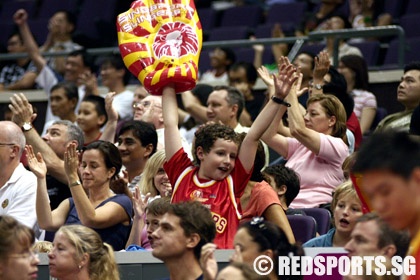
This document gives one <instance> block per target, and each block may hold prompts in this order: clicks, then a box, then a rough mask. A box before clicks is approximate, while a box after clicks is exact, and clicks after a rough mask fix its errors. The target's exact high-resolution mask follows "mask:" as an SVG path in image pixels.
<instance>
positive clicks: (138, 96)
mask: <svg viewBox="0 0 420 280" xmlns="http://www.w3.org/2000/svg"><path fill="white" fill-rule="evenodd" d="M148 95H149V93H148V92H147V90H146V89H145V88H144V86H143V85H138V86H136V88H135V89H134V96H133V119H135V120H140V118H141V115H142V114H143V111H139V110H137V107H138V106H140V102H141V101H142V100H143V99H144V98H145V97H146V96H148ZM138 111H139V112H140V115H136V113H137V112H138Z"/></svg>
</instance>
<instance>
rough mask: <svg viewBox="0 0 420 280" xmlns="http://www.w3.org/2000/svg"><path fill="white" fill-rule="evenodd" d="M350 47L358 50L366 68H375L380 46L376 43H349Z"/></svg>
mask: <svg viewBox="0 0 420 280" xmlns="http://www.w3.org/2000/svg"><path fill="white" fill-rule="evenodd" d="M350 45H352V46H354V47H357V48H359V50H360V51H361V52H362V54H363V58H364V59H365V61H366V64H367V65H368V66H375V65H377V64H378V57H379V50H380V48H381V46H380V45H381V44H380V43H379V42H378V41H365V42H360V43H350Z"/></svg>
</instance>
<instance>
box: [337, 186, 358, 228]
mask: <svg viewBox="0 0 420 280" xmlns="http://www.w3.org/2000/svg"><path fill="white" fill-rule="evenodd" d="M331 212H332V214H333V224H334V226H335V228H336V231H337V232H340V233H341V234H343V235H347V236H350V233H351V231H352V230H353V228H354V226H355V224H356V220H357V219H358V218H359V217H360V216H362V215H363V212H362V203H361V202H360V199H359V197H358V196H357V193H356V190H355V189H354V187H353V184H352V182H351V181H346V182H344V183H342V184H341V185H339V186H338V187H337V188H336V189H335V191H334V194H333V199H332V202H331Z"/></svg>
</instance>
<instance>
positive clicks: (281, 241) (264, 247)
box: [233, 217, 304, 279]
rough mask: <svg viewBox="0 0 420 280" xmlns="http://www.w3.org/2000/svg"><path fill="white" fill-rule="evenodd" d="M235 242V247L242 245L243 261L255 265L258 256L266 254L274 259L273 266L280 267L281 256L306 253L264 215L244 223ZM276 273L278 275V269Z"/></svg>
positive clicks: (236, 235) (237, 233)
mask: <svg viewBox="0 0 420 280" xmlns="http://www.w3.org/2000/svg"><path fill="white" fill-rule="evenodd" d="M233 242H234V246H235V247H236V246H240V249H241V255H242V259H243V262H244V263H246V264H249V265H253V264H254V261H255V259H256V258H257V257H259V256H261V255H266V256H268V257H270V258H271V259H272V260H273V262H274V265H273V267H279V265H278V258H279V256H282V257H284V256H290V255H294V256H302V255H303V254H304V253H303V249H302V248H301V247H300V245H295V244H290V242H289V240H288V239H287V236H286V235H285V233H284V232H283V230H282V229H281V228H279V227H278V226H277V225H275V224H274V223H272V222H269V221H265V220H264V218H262V217H254V218H253V219H252V220H251V221H248V222H245V223H242V224H241V225H240V226H239V228H238V231H237V232H236V234H235V238H234V241H233ZM274 273H275V275H277V271H276V270H274ZM295 279H302V278H295Z"/></svg>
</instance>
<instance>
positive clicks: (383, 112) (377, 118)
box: [370, 107, 388, 131]
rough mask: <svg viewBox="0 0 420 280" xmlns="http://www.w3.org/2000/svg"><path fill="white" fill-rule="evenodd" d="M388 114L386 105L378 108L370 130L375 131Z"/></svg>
mask: <svg viewBox="0 0 420 280" xmlns="http://www.w3.org/2000/svg"><path fill="white" fill-rule="evenodd" d="M387 115H388V111H387V110H386V109H385V108H384V107H378V108H376V114H375V118H374V119H373V122H372V125H371V126H370V130H371V131H374V130H375V128H376V126H377V125H378V124H379V122H380V121H381V120H382V119H383V118H385V117H386V116H387Z"/></svg>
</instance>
